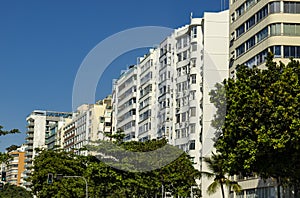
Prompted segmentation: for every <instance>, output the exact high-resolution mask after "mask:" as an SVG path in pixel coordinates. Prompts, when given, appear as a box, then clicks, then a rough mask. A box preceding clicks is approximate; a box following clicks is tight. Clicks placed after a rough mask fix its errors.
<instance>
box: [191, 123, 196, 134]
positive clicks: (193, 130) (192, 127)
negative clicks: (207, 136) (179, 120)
mask: <svg viewBox="0 0 300 198" xmlns="http://www.w3.org/2000/svg"><path fill="white" fill-rule="evenodd" d="M195 132H196V124H190V133H195Z"/></svg>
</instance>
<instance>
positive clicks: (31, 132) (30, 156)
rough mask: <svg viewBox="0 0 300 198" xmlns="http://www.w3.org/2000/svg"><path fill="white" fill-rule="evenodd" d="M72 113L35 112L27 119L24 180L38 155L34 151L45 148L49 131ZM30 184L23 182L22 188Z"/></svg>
mask: <svg viewBox="0 0 300 198" xmlns="http://www.w3.org/2000/svg"><path fill="white" fill-rule="evenodd" d="M71 116H72V113H66V112H55V111H41V110H35V111H33V112H32V113H31V114H30V115H28V117H27V118H26V121H27V123H28V125H27V132H26V133H27V136H26V143H25V144H26V148H25V151H26V152H25V169H26V170H25V171H24V178H27V177H28V175H29V174H30V173H31V171H32V166H33V160H34V158H35V156H37V155H38V153H37V151H36V150H35V149H37V148H38V149H43V148H47V146H46V136H47V135H48V134H49V133H51V131H50V129H51V127H52V126H54V125H56V124H57V123H58V122H60V121H62V120H64V119H65V118H71ZM29 185H30V183H29V182H25V183H23V186H25V187H29Z"/></svg>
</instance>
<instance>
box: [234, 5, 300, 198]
mask: <svg viewBox="0 0 300 198" xmlns="http://www.w3.org/2000/svg"><path fill="white" fill-rule="evenodd" d="M229 15H230V25H229V33H230V48H229V52H230V57H229V60H230V64H229V67H230V68H229V71H230V76H231V77H235V72H236V66H237V65H241V64H245V65H246V66H248V67H253V66H254V65H257V66H259V67H263V66H264V63H265V61H266V60H265V58H266V56H267V53H268V52H272V53H273V54H274V58H275V59H274V60H275V61H282V62H283V63H287V62H288V61H289V58H290V57H294V58H300V1H299V0H286V1H282V0H281V1H279V0H230V5H229ZM235 178H236V179H237V181H238V182H239V184H240V185H241V186H242V188H243V191H242V192H240V193H238V194H234V193H233V192H231V194H230V197H236V198H244V197H247V198H248V197H259V198H275V197H277V192H276V187H275V185H276V182H275V181H273V180H272V179H269V180H266V181H264V180H261V179H260V178H257V177H255V176H251V177H242V176H236V177H235ZM282 192H283V193H282V194H281V197H293V196H294V195H293V194H292V192H288V191H286V190H284V191H282ZM290 193H291V194H290Z"/></svg>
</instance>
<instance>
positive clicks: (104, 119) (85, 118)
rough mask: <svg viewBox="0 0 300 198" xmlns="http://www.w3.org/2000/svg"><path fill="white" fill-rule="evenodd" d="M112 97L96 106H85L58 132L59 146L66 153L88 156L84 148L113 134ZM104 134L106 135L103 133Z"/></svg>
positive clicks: (80, 107) (100, 101)
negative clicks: (71, 152) (108, 134)
mask: <svg viewBox="0 0 300 198" xmlns="http://www.w3.org/2000/svg"><path fill="white" fill-rule="evenodd" d="M111 111H112V107H111V97H110V96H108V97H107V98H105V99H103V100H99V101H98V102H97V103H96V104H83V105H81V106H79V107H78V109H77V111H76V112H75V113H73V117H72V120H71V121H67V122H66V123H65V124H64V125H63V126H62V127H61V128H60V129H58V132H57V137H56V140H57V143H56V144H57V145H62V148H64V150H65V151H74V153H75V154H78V155H88V151H86V150H84V149H83V148H84V146H86V145H88V144H92V142H93V141H96V140H99V139H104V137H105V135H103V134H104V133H110V132H111ZM103 132H104V133H103Z"/></svg>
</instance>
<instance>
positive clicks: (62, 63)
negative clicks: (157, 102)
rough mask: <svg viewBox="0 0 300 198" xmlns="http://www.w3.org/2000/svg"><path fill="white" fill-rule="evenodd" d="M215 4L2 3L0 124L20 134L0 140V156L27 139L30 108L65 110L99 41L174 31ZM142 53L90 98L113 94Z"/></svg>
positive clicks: (205, 0) (209, 0)
mask: <svg viewBox="0 0 300 198" xmlns="http://www.w3.org/2000/svg"><path fill="white" fill-rule="evenodd" d="M220 2H221V1H220V0H151V1H149V0H147V1H145V0H139V1H138V0H127V1H124V0H109V1H104V0H97V1H96V0H89V1H83V0H72V1H71V0H52V1H37V0H36V1H33V0H28V1H21V0H19V1H16V0H2V1H1V2H0V68H1V70H0V76H1V77H0V91H1V100H0V125H3V126H5V128H7V129H10V128H19V129H20V130H21V131H22V133H21V134H18V135H10V136H6V137H0V151H3V149H5V148H6V147H8V146H9V145H12V144H17V145H20V144H22V143H23V142H24V141H25V139H24V138H25V132H26V128H25V126H26V121H25V119H26V116H27V115H28V114H29V113H30V112H31V111H32V110H34V109H42V110H55V111H71V110H72V88H73V82H74V79H75V76H76V72H77V70H78V68H79V66H80V65H81V62H82V61H83V59H84V58H85V56H86V55H87V54H88V52H89V51H90V50H91V49H93V47H95V46H96V45H97V44H98V43H99V42H100V41H102V40H103V39H105V38H107V37H108V36H110V35H113V34H115V33H117V32H119V31H122V30H126V29H128V28H133V27H138V26H165V27H170V28H178V27H180V26H182V25H185V24H187V23H189V20H190V19H189V18H190V13H191V12H193V16H194V17H202V15H203V12H204V11H207V12H208V11H210V12H216V11H220V4H221V3H220ZM146 51H147V50H146V49H143V50H134V51H131V52H128V53H126V54H124V55H122V56H120V57H119V58H118V59H116V60H115V61H114V62H113V63H112V64H111V65H110V66H109V67H108V68H107V70H106V71H105V73H104V74H103V77H102V78H101V79H100V81H99V83H98V88H97V92H96V98H97V99H101V98H103V97H105V96H106V95H108V94H110V92H111V84H112V83H111V81H112V79H113V78H117V77H118V76H119V74H120V70H121V69H125V68H126V67H127V66H129V65H131V64H134V63H136V57H138V56H142V55H143V53H145V52H146Z"/></svg>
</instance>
